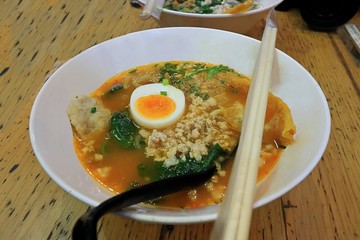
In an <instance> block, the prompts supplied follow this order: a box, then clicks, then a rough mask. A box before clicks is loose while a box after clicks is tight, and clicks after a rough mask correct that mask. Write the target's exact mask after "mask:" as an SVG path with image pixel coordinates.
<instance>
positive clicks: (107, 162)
mask: <svg viewBox="0 0 360 240" xmlns="http://www.w3.org/2000/svg"><path fill="white" fill-rule="evenodd" d="M156 67H158V66H157V64H149V65H146V66H141V67H137V68H136V70H131V71H127V72H122V73H120V74H118V75H116V76H114V77H112V78H110V79H109V80H108V81H106V82H105V83H104V84H103V85H102V86H100V87H99V88H98V89H96V90H95V91H94V92H93V93H92V94H91V96H92V97H96V98H98V99H99V100H101V102H102V104H103V105H104V107H105V108H108V109H109V110H110V111H111V112H113V111H116V110H120V111H123V110H125V109H126V108H127V107H128V104H129V99H130V96H131V93H132V91H133V90H134V89H135V88H136V86H134V85H133V84H130V85H128V86H127V87H126V88H124V89H122V90H121V94H113V95H108V94H106V93H107V92H108V91H109V89H111V88H112V87H113V86H115V85H117V84H123V83H124V82H125V81H127V82H132V81H135V80H136V79H137V78H139V77H140V76H142V77H144V76H146V80H145V81H143V82H142V83H151V82H156V81H158V78H159V73H158V71H156V70H154V69H155V68H156ZM132 71H134V73H131V72H132ZM219 75H220V76H221V78H223V77H224V76H225V73H220V74H219ZM237 77H239V76H237ZM240 77H244V76H240ZM229 78H232V80H231V81H236V76H235V77H234V75H231V76H229ZM231 89H234V88H228V91H229V92H231V94H229V96H231V97H229V99H230V101H234V100H239V99H240V101H241V102H242V103H243V104H244V103H245V99H246V95H247V91H248V87H243V86H242V87H236V91H233V90H231ZM234 92H236V94H234ZM231 98H233V99H231ZM276 109H277V107H271V106H269V107H268V111H267V114H266V121H268V120H269V119H271V117H272V116H273V115H274V114H275V111H276ZM107 132H108V129H105V131H104V132H103V133H102V134H99V135H98V136H96V137H95V138H94V139H93V140H94V144H93V146H94V149H95V152H101V153H104V152H105V153H104V154H102V155H103V159H102V160H101V161H93V160H89V159H92V157H91V156H90V155H91V154H90V153H85V152H83V151H82V148H83V147H84V145H83V142H82V141H81V140H80V139H79V138H77V137H76V136H75V137H74V145H75V150H76V152H77V154H78V157H79V159H80V162H81V163H82V165H83V167H84V168H85V169H86V170H87V171H88V173H89V174H90V175H91V176H92V177H93V178H94V179H96V181H97V182H99V183H100V184H101V185H103V186H104V187H105V188H107V189H109V190H110V191H112V192H114V193H121V192H124V191H126V190H128V189H129V188H131V187H134V186H136V185H142V184H146V183H148V182H149V179H147V178H143V177H141V176H139V174H138V166H139V164H144V163H145V164H151V161H152V160H151V159H148V158H146V156H145V153H144V151H143V149H132V150H124V149H121V148H119V147H118V146H117V143H116V142H114V141H112V140H111V139H110V137H109V134H108V133H107ZM278 134H279V133H278V132H271V131H270V132H266V133H264V144H274V142H275V141H277V138H278V137H277V136H278ZM104 142H105V143H106V144H104ZM104 149H105V150H104ZM282 151H283V149H281V148H277V149H276V151H275V152H273V153H272V154H271V155H270V156H267V157H266V159H265V161H264V164H262V165H261V166H259V172H258V182H259V181H261V180H263V179H264V178H265V177H266V176H267V175H268V174H269V172H271V170H272V169H273V168H274V167H275V165H276V163H277V162H278V160H279V158H280V156H281V153H282ZM107 153H111V154H107ZM232 164H233V157H230V158H228V159H227V160H226V161H225V162H224V163H222V167H221V170H222V171H223V173H224V172H225V173H226V174H221V175H220V174H219V173H217V174H216V176H217V181H216V182H213V183H212V184H213V185H214V187H215V188H216V187H217V186H225V187H226V185H227V182H228V180H229V176H230V172H231V167H232ZM106 166H109V167H111V172H110V174H109V175H108V176H106V177H102V176H101V174H99V173H98V172H97V169H98V168H103V167H106ZM224 189H225V188H224ZM195 198H196V199H194V198H190V197H189V191H184V192H179V193H176V194H172V195H169V196H167V197H163V198H161V199H159V200H157V201H156V202H155V203H154V204H155V205H156V206H161V207H166V208H194V207H201V206H208V205H212V204H216V203H218V200H214V199H213V197H212V195H211V192H210V191H208V189H207V188H206V187H205V186H201V187H199V188H198V189H196V197H195Z"/></svg>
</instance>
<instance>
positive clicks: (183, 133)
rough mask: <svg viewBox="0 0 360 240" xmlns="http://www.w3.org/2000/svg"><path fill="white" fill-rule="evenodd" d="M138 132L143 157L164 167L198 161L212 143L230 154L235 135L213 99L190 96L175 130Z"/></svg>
mask: <svg viewBox="0 0 360 240" xmlns="http://www.w3.org/2000/svg"><path fill="white" fill-rule="evenodd" d="M140 133H141V134H142V136H143V137H145V139H146V141H147V147H146V149H145V152H146V155H147V156H148V157H154V159H155V161H165V165H167V166H171V165H175V164H177V163H178V159H180V160H185V159H186V156H189V157H190V158H193V159H195V160H197V161H199V160H201V159H202V157H203V156H206V155H207V154H208V149H209V148H210V147H211V146H213V145H214V144H216V143H219V144H220V146H221V147H222V148H223V149H224V150H226V151H232V149H234V148H235V146H236V144H237V141H238V134H237V133H236V132H234V131H233V130H232V129H231V128H230V126H229V125H228V124H227V123H226V121H225V119H224V117H223V114H222V111H221V110H220V109H219V107H218V106H217V102H216V100H215V99H214V98H209V99H207V100H203V99H202V98H200V97H196V96H194V95H192V96H191V103H190V104H189V107H188V111H187V113H186V114H185V115H184V116H183V117H182V118H181V120H180V121H179V122H178V123H177V124H176V125H175V127H172V128H167V129H163V130H153V131H152V132H147V131H145V130H142V131H140Z"/></svg>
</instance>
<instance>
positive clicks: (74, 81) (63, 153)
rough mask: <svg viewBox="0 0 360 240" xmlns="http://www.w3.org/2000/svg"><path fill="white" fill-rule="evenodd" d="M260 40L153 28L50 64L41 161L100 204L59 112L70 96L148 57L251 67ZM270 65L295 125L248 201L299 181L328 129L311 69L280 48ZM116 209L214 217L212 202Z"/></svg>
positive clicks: (170, 218)
mask: <svg viewBox="0 0 360 240" xmlns="http://www.w3.org/2000/svg"><path fill="white" fill-rule="evenodd" d="M190 36H191V37H190ZM178 42H181V43H182V44H177V43H178ZM259 44H260V43H259V41H257V40H254V39H252V38H249V37H246V36H243V35H240V34H236V33H231V32H226V31H221V30H215V29H207V28H159V29H153V30H147V31H141V32H135V33H131V34H128V35H124V36H121V37H118V38H115V39H112V40H109V41H106V42H104V43H101V44H99V45H96V46H94V47H92V48H90V49H88V50H86V51H84V52H82V53H80V54H79V55H77V56H75V57H74V58H72V59H70V60H69V61H68V62H66V63H65V64H63V65H62V66H61V67H60V68H59V69H57V70H56V71H55V72H54V74H53V75H52V76H51V77H50V78H49V79H48V80H47V81H46V83H45V84H44V86H43V87H42V89H41V90H40V92H39V94H38V96H37V97H36V100H35V102H34V105H33V108H32V111H31V116H30V138H31V143H32V146H33V149H34V152H35V154H36V156H37V158H38V160H39V162H40V164H41V165H42V167H43V168H44V169H45V171H46V172H47V173H48V174H49V176H50V177H51V178H52V179H53V180H54V181H55V182H56V183H58V184H59V185H60V186H61V187H62V188H63V189H64V190H65V191H67V192H69V193H70V194H71V195H73V196H74V197H76V198H78V199H79V200H81V201H83V202H85V203H87V204H89V205H91V206H96V205H98V204H99V203H100V202H102V201H104V200H105V199H107V198H109V197H111V196H112V195H111V194H110V193H109V191H108V190H106V189H104V188H103V187H101V186H100V185H98V184H97V183H96V182H95V181H94V180H93V179H92V178H91V177H90V175H89V174H88V173H87V172H86V171H85V170H84V169H83V167H82V166H81V164H80V162H79V160H78V158H77V156H76V154H75V151H74V147H73V136H72V131H71V126H70V123H69V120H68V117H67V115H66V113H65V109H66V107H67V105H68V103H69V101H70V99H71V98H72V97H73V96H74V95H76V94H88V93H90V92H92V91H93V90H95V89H96V88H98V87H99V86H100V85H101V84H102V83H103V82H104V81H106V80H107V79H108V78H109V77H111V76H113V75H115V74H116V73H118V72H121V71H124V70H126V69H130V68H132V67H135V66H139V65H143V64H148V63H152V62H160V61H169V60H193V61H202V62H211V63H214V64H224V65H227V66H229V67H232V68H234V69H236V70H238V71H239V72H241V73H243V74H246V75H251V73H252V69H253V66H254V63H255V58H256V56H257V52H258V49H259ZM218 46H222V47H218ZM273 72H274V81H273V83H272V92H273V93H275V94H276V95H278V96H279V97H281V98H282V99H283V100H284V101H285V102H286V103H287V104H288V106H289V107H290V108H291V111H292V115H293V118H294V121H295V124H296V126H297V133H296V136H295V142H294V143H293V144H292V145H290V146H289V147H287V148H286V150H285V152H284V154H283V155H282V158H281V159H280V161H279V163H278V166H277V167H276V169H275V170H274V171H273V173H272V174H271V175H270V176H269V177H267V178H266V179H265V180H264V181H263V182H262V183H261V184H260V186H259V187H258V189H257V194H256V198H255V202H254V207H259V206H262V205H264V204H266V203H268V202H270V201H272V200H274V199H276V198H278V197H280V196H282V195H283V194H285V193H286V192H288V191H289V190H291V189H292V188H294V187H295V186H296V185H297V184H299V183H300V182H301V181H302V180H303V179H304V178H305V177H306V176H307V175H308V174H309V173H310V171H311V170H312V169H313V168H314V167H315V166H316V164H317V163H318V161H319V160H320V158H321V156H322V154H323V152H324V150H325V148H326V145H327V142H328V138H329V134H330V113H329V108H328V105H327V102H326V99H325V96H324V94H323V92H322V91H321V89H320V87H319V85H318V84H317V82H316V81H315V80H314V79H313V77H312V76H311V75H310V74H309V73H308V72H307V71H306V70H305V69H304V68H303V67H302V66H301V65H300V64H299V63H297V62H296V61H295V60H293V59H292V58H291V57H289V56H288V55H286V54H285V53H283V52H281V51H279V50H276V55H275V67H274V71H273ZM121 214H123V215H125V216H128V217H131V218H134V219H138V220H142V221H151V222H159V223H195V222H204V221H211V220H214V219H215V218H216V216H217V206H211V207H205V208H199V209H191V210H174V211H169V210H162V209H149V208H146V207H143V206H134V207H131V208H129V209H127V210H126V211H123V212H122V213H121Z"/></svg>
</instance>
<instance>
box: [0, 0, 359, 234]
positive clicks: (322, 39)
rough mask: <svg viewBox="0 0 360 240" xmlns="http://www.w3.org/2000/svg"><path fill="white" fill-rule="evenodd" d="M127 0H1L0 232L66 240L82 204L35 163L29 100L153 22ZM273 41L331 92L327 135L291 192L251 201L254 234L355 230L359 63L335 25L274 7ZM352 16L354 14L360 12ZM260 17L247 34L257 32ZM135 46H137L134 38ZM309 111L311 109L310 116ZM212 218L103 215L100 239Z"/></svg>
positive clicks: (180, 228) (176, 229) (196, 228)
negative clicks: (105, 45) (81, 57)
mask: <svg viewBox="0 0 360 240" xmlns="http://www.w3.org/2000/svg"><path fill="white" fill-rule="evenodd" d="M139 13H140V10H139V9H135V8H133V7H131V6H130V3H129V1H125V0H77V1H70V0H67V1H66V0H42V1H41V0H33V1H24V0H1V1H0V239H1V240H2V239H4V240H7V239H31V240H32V239H36V240H37V239H71V229H72V227H73V224H74V223H75V221H76V219H77V218H78V217H79V216H80V215H82V214H83V213H84V212H85V211H86V210H87V209H88V208H89V206H87V205H86V204H84V203H82V202H80V201H79V200H77V199H75V198H74V197H72V196H71V195H69V194H68V193H66V192H65V191H64V190H63V189H61V188H60V187H59V186H58V185H57V184H56V183H55V182H54V181H52V180H51V179H50V178H49V176H48V175H47V174H46V172H45V171H44V170H43V169H42V167H41V166H40V164H39V163H38V161H37V159H36V157H35V155H34V152H33V150H32V147H31V144H30V138H29V131H28V130H29V116H30V111H31V107H32V104H33V101H34V99H35V97H36V95H37V93H38V92H39V90H40V88H41V87H42V86H43V84H44V82H45V81H46V79H47V78H48V77H49V76H50V75H51V73H52V72H53V71H54V70H55V69H56V67H58V66H59V65H61V64H62V63H64V62H66V61H67V60H68V59H70V58H72V57H74V56H75V55H76V54H78V53H80V52H82V51H83V50H85V49H87V48H89V47H91V46H93V45H95V44H97V43H100V42H102V41H105V40H108V39H110V38H113V37H117V36H120V35H124V34H126V33H130V32H134V31H139V30H144V29H150V28H157V27H159V26H158V24H157V23H156V22H155V21H154V20H152V19H149V20H146V21H142V20H139V18H138V14H139ZM277 18H278V25H279V31H278V40H277V44H276V46H277V48H279V49H280V50H282V51H284V52H286V53H287V54H288V55H290V56H291V57H293V58H294V59H296V60H297V61H298V62H299V63H300V64H302V65H303V66H304V67H305V68H306V69H307V70H308V71H309V72H310V73H311V74H312V75H313V76H314V78H315V79H316V80H317V81H318V83H319V85H320V86H321V88H322V90H323V91H324V93H325V95H326V98H327V100H328V103H329V106H330V110H331V117H332V128H331V137H330V141H329V144H328V147H327V150H326V151H325V153H324V155H323V157H322V158H321V161H320V162H319V164H318V165H317V166H316V168H315V169H314V170H313V171H312V173H311V174H310V175H309V176H308V177H307V178H306V179H305V180H304V181H303V182H301V184H299V185H298V186H297V187H295V188H294V189H293V190H291V191H290V192H288V193H286V194H285V195H284V196H282V197H281V198H279V199H277V200H274V201H272V202H271V203H269V204H267V205H265V206H263V207H260V208H258V209H255V210H254V212H253V218H252V223H251V230H250V239H276V240H277V239H309V240H310V239H360V214H359V213H360V160H359V156H360V144H359V142H360V130H359V129H360V118H359V116H360V65H359V64H358V62H357V61H356V60H355V59H354V57H353V56H352V54H351V53H350V52H349V51H348V50H347V48H346V47H345V45H344V43H343V42H342V40H341V39H340V37H339V35H338V34H337V32H336V31H333V32H316V31H312V30H310V29H309V28H308V27H307V25H306V24H305V23H304V21H303V20H302V18H301V16H300V14H299V12H298V11H297V10H296V9H292V10H290V11H288V12H277ZM351 21H353V22H357V23H360V13H359V12H358V14H357V16H355V17H354V18H353V19H352V20H351ZM263 27H264V24H263V22H262V23H259V24H258V25H257V26H256V28H254V29H252V30H251V32H250V33H249V35H250V36H253V37H255V38H257V39H260V37H261V35H262V30H263ZM130 47H134V48H136V46H130ZM313 117H314V118H315V117H316V116H313ZM212 226H213V223H204V224H191V225H161V224H152V223H143V222H138V221H134V220H131V219H127V218H121V217H118V216H113V215H107V216H105V217H104V218H103V219H102V220H101V222H100V224H99V239H129V240H135V239H149V240H151V239H157V240H166V239H174V240H183V239H189V240H190V239H208V238H209V235H210V232H211V229H212Z"/></svg>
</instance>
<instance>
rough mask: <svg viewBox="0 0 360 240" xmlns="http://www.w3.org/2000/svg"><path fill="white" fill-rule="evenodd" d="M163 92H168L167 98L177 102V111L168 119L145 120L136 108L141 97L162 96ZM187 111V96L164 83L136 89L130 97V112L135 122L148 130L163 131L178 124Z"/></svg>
mask: <svg viewBox="0 0 360 240" xmlns="http://www.w3.org/2000/svg"><path fill="white" fill-rule="evenodd" d="M161 92H166V93H167V97H169V98H171V99H172V100H173V101H174V102H175V105H176V106H175V110H174V111H173V112H172V113H171V114H170V115H169V116H167V117H166V118H163V119H156V120H154V119H147V118H144V117H143V116H141V115H140V114H139V112H137V110H136V108H135V104H136V101H137V100H138V99H139V98H140V97H145V96H148V95H155V94H160V93H161ZM184 111H185V96H184V93H183V92H182V91H181V90H180V89H178V88H176V87H174V86H171V85H164V84H162V83H151V84H146V85H142V86H140V87H138V88H136V89H135V90H134V91H133V93H132V94H131V97H130V112H131V115H132V117H133V119H134V121H135V122H136V123H137V124H138V125H140V126H142V127H146V128H150V129H161V128H165V127H168V126H170V125H172V124H174V123H176V122H177V121H178V120H179V119H180V118H181V116H182V115H183V113H184Z"/></svg>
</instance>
